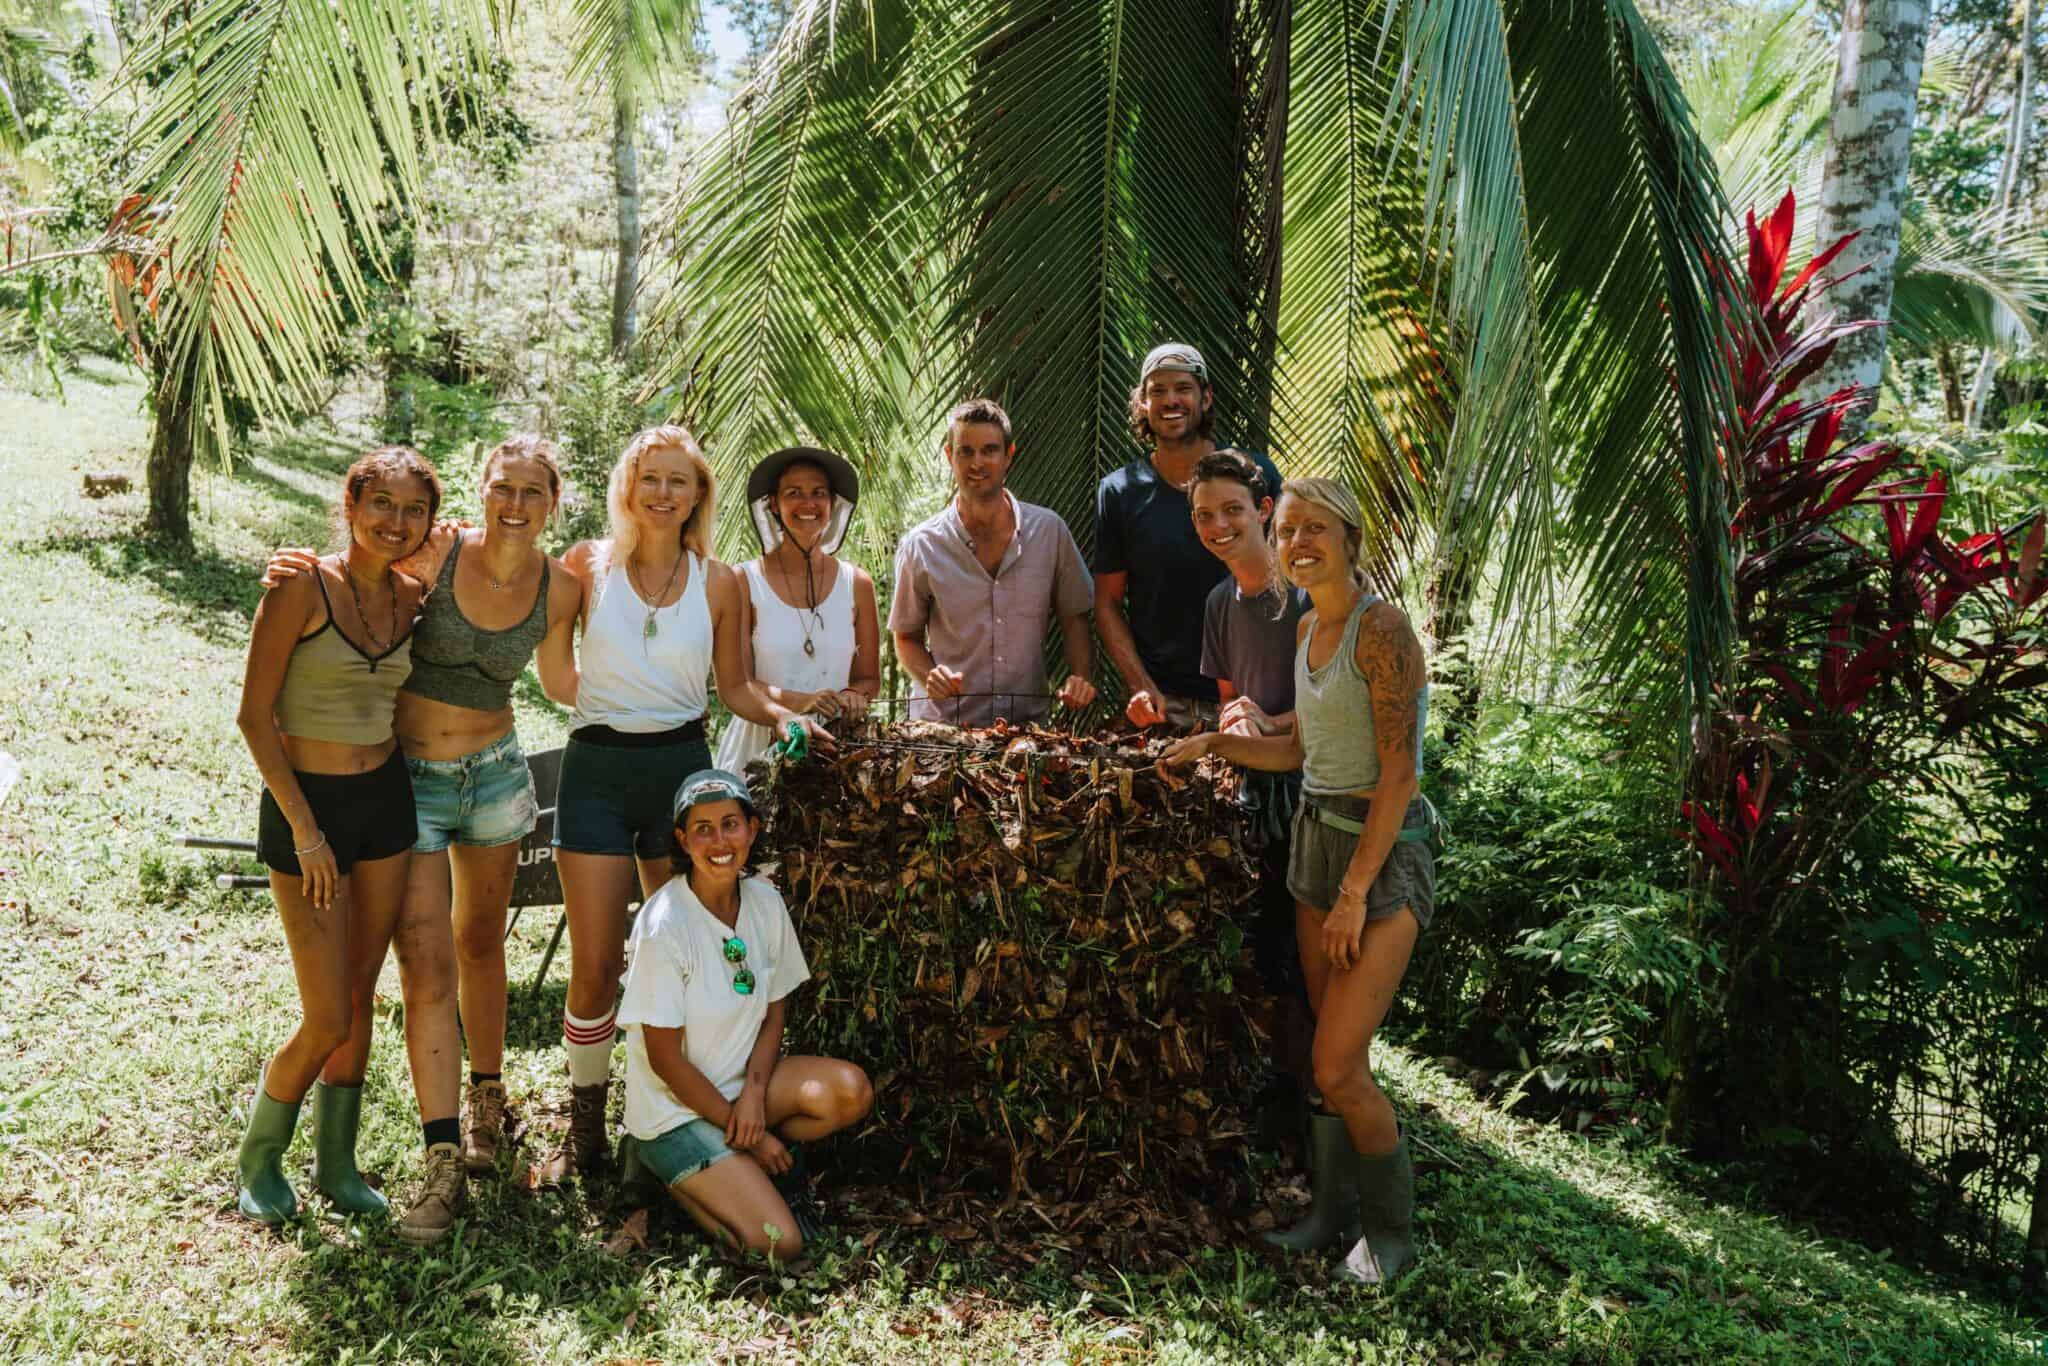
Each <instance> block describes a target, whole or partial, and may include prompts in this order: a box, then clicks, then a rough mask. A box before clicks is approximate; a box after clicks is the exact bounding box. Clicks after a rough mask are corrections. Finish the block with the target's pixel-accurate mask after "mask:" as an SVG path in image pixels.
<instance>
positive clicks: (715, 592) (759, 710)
mask: <svg viewBox="0 0 2048 1366" xmlns="http://www.w3.org/2000/svg"><path fill="white" fill-rule="evenodd" d="M738 580H739V576H738V575H737V574H734V573H733V572H732V570H731V569H730V568H729V567H727V566H726V565H724V564H721V563H719V562H718V561H717V560H706V561H704V595H705V597H706V598H707V599H708V600H709V602H710V605H711V662H712V669H713V672H714V673H715V674H716V675H717V679H718V696H719V699H720V700H721V701H723V702H724V703H725V705H726V708H727V709H728V710H730V711H731V712H732V714H733V715H734V716H737V717H740V718H741V719H742V720H747V721H752V722H754V723H755V724H756V725H762V726H767V727H768V728H769V729H770V730H773V731H775V732H777V733H778V734H779V733H780V732H781V731H782V729H783V727H785V726H787V725H788V724H789V723H790V722H791V721H796V720H798V719H799V717H798V716H797V713H795V712H793V711H791V710H790V709H789V708H788V707H785V706H783V705H782V704H781V703H780V702H777V701H776V700H774V699H773V698H771V697H769V696H767V695H766V693H765V692H764V691H763V689H762V688H761V686H760V684H758V683H756V682H755V681H754V680H753V679H751V678H749V677H748V676H747V669H746V665H745V663H744V659H745V656H744V654H743V653H742V650H741V640H740V586H739V582H738ZM802 724H803V726H804V728H805V729H806V730H808V731H810V732H811V734H812V735H813V736H814V737H816V738H818V739H820V740H829V736H828V734H827V732H826V731H825V729H824V728H823V727H822V726H819V725H818V724H817V723H816V722H814V721H811V720H809V719H807V718H806V719H803V722H802Z"/></svg>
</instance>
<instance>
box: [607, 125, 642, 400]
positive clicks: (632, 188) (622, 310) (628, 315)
mask: <svg viewBox="0 0 2048 1366" xmlns="http://www.w3.org/2000/svg"><path fill="white" fill-rule="evenodd" d="M636 122H638V111H637V108H636V106H635V105H634V103H633V101H631V100H626V99H621V100H619V101H617V102H616V103H615V104H614V105H613V108H612V188H613V190H614V191H615V192H616V194H617V197H618V208H619V261H618V266H617V268H616V269H615V270H614V271H613V272H612V357H613V358H614V359H623V358H624V357H625V354H626V352H627V350H628V349H630V348H631V347H632V345H633V331H634V318H633V297H634V295H636V294H637V293H639V289H640V278H639V272H640V164H639V154H638V152H637V151H636V149H635V148H634V145H633V131H634V124H635V123H636Z"/></svg>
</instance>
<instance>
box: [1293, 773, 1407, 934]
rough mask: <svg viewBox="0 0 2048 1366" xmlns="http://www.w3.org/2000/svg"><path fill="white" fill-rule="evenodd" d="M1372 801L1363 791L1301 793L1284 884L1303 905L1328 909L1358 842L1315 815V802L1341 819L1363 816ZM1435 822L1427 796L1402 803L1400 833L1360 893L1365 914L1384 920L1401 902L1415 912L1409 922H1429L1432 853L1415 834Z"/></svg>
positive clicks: (1362, 817) (1355, 819) (1363, 817)
mask: <svg viewBox="0 0 2048 1366" xmlns="http://www.w3.org/2000/svg"><path fill="white" fill-rule="evenodd" d="M1371 806H1372V801H1371V799H1370V798H1366V797H1309V796H1304V797H1303V798H1302V799H1301V806H1300V808H1299V809H1298V810H1296V811H1295V813H1294V832H1293V838H1292V839H1291V841H1290V842H1289V847H1288V851H1287V890H1288V891H1290V892H1292V893H1293V894H1294V899H1295V900H1296V901H1299V902H1300V903H1301V904H1302V905H1304V906H1311V907H1314V908H1315V909H1316V910H1318V911H1321V912H1323V913H1325V914H1328V912H1329V910H1330V908H1331V907H1332V906H1334V905H1336V904H1337V886H1338V884H1339V883H1341V882H1342V881H1343V880H1344V872H1345V870H1346V869H1347V868H1349V867H1350V865H1351V854H1352V851H1353V850H1355V849H1357V848H1358V839H1359V837H1358V836H1357V835H1354V834H1352V833H1351V832H1350V831H1348V830H1338V829H1336V828H1334V827H1332V826H1329V825H1326V824H1324V823H1323V822H1322V821H1320V820H1318V819H1317V818H1316V808H1317V807H1321V808H1322V809H1324V810H1326V811H1329V812H1331V813H1333V814H1334V815H1337V816H1339V817H1342V818H1344V819H1346V820H1353V821H1363V820H1364V819H1365V813H1366V811H1367V810H1368V809H1369V808H1370V807H1371ZM1434 825H1435V819H1434V813H1432V812H1431V810H1430V806H1429V803H1428V802H1425V801H1423V800H1422V799H1421V798H1420V797H1417V798H1416V799H1415V800H1414V801H1412V802H1410V803H1408V811H1407V814H1406V815H1404V816H1403V817H1402V819H1401V831H1402V836H1403V838H1401V839H1398V840H1396V841H1394V847H1393V848H1392V849H1389V850H1388V851H1387V861H1386V862H1385V863H1384V864H1382V865H1381V866H1380V875H1379V876H1378V877H1377V878H1374V879H1373V884H1372V886H1371V888H1369V889H1368V890H1367V892H1366V894H1365V918H1366V919H1367V920H1368V921H1372V920H1385V919H1386V918H1387V917H1388V916H1390V915H1393V914H1394V913H1395V912H1397V911H1399V910H1400V909H1401V908H1402V907H1403V906H1406V907H1407V908H1408V909H1409V910H1411V911H1413V912H1414V914H1415V923H1416V924H1417V925H1419V926H1420V927H1421V928H1423V929H1425V930H1426V929H1428V928H1429V921H1430V917H1431V916H1433V915H1435V914H1436V855H1434V854H1432V853H1431V852H1430V849H1429V844H1428V842H1427V841H1426V840H1424V839H1420V838H1416V836H1418V835H1421V834H1423V833H1425V832H1428V831H1430V830H1431V829H1432V828H1433V827H1434Z"/></svg>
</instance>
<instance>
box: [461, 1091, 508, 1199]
mask: <svg viewBox="0 0 2048 1366" xmlns="http://www.w3.org/2000/svg"><path fill="white" fill-rule="evenodd" d="M464 1109H466V1110H467V1111H468V1113H467V1114H465V1115H464V1116H463V1124H462V1165H463V1166H465V1167H467V1168H468V1169H469V1172H470V1174H471V1175H472V1176H482V1175H484V1174H486V1173H489V1172H492V1171H495V1170H497V1166H498V1145H499V1144H501V1143H503V1142H504V1141H505V1083H504V1082H502V1081H483V1082H477V1083H475V1084H474V1085H472V1086H471V1087H470V1088H469V1103H468V1104H467V1105H466V1106H465V1107H464Z"/></svg>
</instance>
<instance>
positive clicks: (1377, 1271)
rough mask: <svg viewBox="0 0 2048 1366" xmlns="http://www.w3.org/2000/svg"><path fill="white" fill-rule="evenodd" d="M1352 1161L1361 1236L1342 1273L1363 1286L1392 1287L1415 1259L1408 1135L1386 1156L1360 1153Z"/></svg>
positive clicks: (1413, 1199) (1413, 1168)
mask: <svg viewBox="0 0 2048 1366" xmlns="http://www.w3.org/2000/svg"><path fill="white" fill-rule="evenodd" d="M1354 1161H1355V1162H1356V1164H1357V1172H1358V1205H1359V1212H1360V1215H1361V1219H1360V1227H1361V1235H1360V1237H1359V1239H1358V1242H1357V1245H1356V1246H1354V1247H1353V1248H1352V1249H1351V1255H1350V1256H1348V1257H1346V1258H1345V1259H1344V1269H1343V1272H1342V1274H1343V1276H1344V1277H1345V1278H1346V1279H1348V1280H1353V1281H1357V1282H1359V1283H1360V1284H1362V1285H1391V1284H1393V1282H1394V1280H1395V1278H1396V1277H1398V1276H1399V1275H1400V1274H1401V1273H1402V1272H1403V1271H1404V1270H1406V1269H1407V1267H1408V1265H1409V1264H1410V1263H1411V1262H1413V1261H1414V1260H1415V1230H1414V1223H1415V1164H1414V1163H1413V1162H1412V1161H1410V1160H1409V1157H1408V1135H1406V1134H1403V1135H1401V1141H1400V1142H1399V1143H1396V1144H1395V1145H1394V1151H1392V1152H1390V1153H1378V1154H1375V1155H1372V1156H1367V1155H1366V1154H1364V1153H1358V1154H1356V1155H1355V1157H1354Z"/></svg>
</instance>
